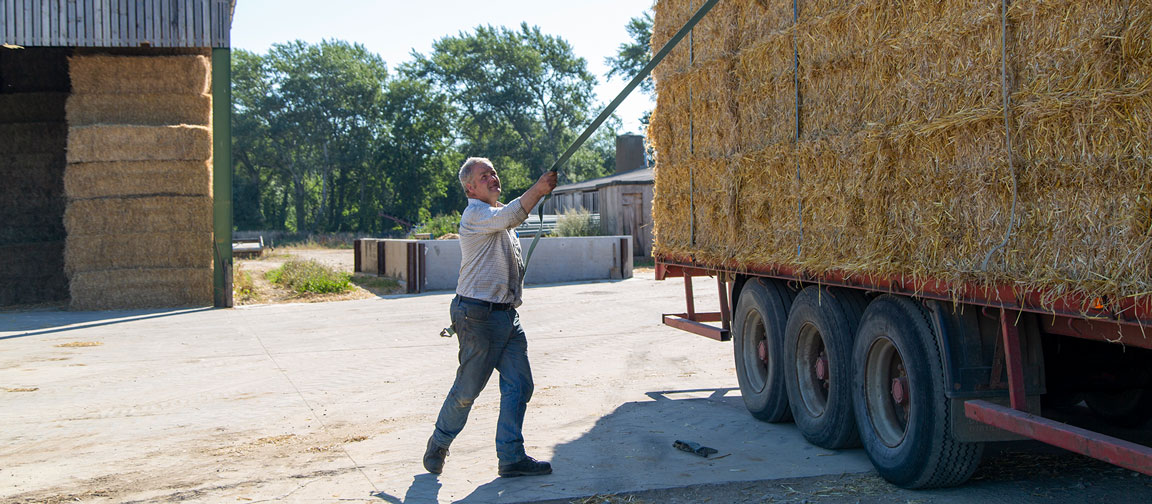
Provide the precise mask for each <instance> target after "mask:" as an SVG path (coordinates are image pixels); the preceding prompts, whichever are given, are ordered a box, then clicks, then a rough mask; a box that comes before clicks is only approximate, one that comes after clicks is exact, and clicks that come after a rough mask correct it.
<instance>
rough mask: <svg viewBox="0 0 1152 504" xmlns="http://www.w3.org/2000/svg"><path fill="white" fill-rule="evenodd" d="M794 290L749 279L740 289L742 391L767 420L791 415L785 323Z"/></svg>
mask: <svg viewBox="0 0 1152 504" xmlns="http://www.w3.org/2000/svg"><path fill="white" fill-rule="evenodd" d="M791 305H792V293H791V292H790V291H789V290H788V289H787V288H786V287H785V286H783V285H781V284H779V283H778V282H774V281H764V280H760V279H754V280H749V281H748V282H747V283H746V284H744V289H743V290H741V291H740V301H739V302H738V303H737V306H736V312H735V313H734V317H733V319H734V320H733V325H732V334H733V337H732V340H733V345H732V347H733V353H734V354H735V357H736V378H737V380H738V381H739V382H740V395H741V396H743V397H744V405H745V406H746V407H747V408H748V411H749V412H750V413H752V416H754V417H756V418H758V419H760V420H764V421H767V422H786V421H788V420H790V419H791V413H790V412H789V410H788V393H787V391H786V389H785V387H784V369H783V365H782V362H783V346H784V325H785V323H786V321H787V320H788V309H789V308H790V307H791Z"/></svg>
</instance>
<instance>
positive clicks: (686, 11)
mask: <svg viewBox="0 0 1152 504" xmlns="http://www.w3.org/2000/svg"><path fill="white" fill-rule="evenodd" d="M703 3H704V2H703V1H700V0H695V1H692V0H661V1H659V2H657V3H656V5H655V6H654V7H653V9H654V10H655V12H656V13H657V14H656V17H655V19H654V22H653V26H652V39H651V41H650V42H651V46H652V51H653V52H655V51H659V50H660V49H661V48H662V47H664V44H665V43H667V42H668V41H669V40H671V39H672V37H673V36H674V35H675V34H676V32H678V31H680V28H682V27H683V26H684V24H685V23H687V22H688V20H689V19H690V18H691V17H692V15H693V14H695V13H696V11H697V10H698V9H699V8H700V6H701V5H703ZM741 8H742V6H741V4H740V3H739V2H735V1H726V2H720V3H718V4H716V5H715V6H714V7H713V8H712V10H711V11H710V12H709V13H708V15H706V16H704V18H703V19H701V20H700V22H699V23H697V24H696V26H695V27H694V28H693V29H692V32H691V34H690V35H689V36H688V37H686V38H685V39H683V40H681V42H680V44H678V45H677V46H676V48H674V49H673V50H672V51H671V52H670V53H669V54H668V55H667V56H665V58H664V61H663V62H661V63H660V65H658V66H657V67H656V70H655V71H653V77H654V78H655V79H656V80H657V81H659V80H661V79H662V78H664V77H666V76H668V75H670V74H674V73H678V72H683V71H686V70H689V69H690V68H691V67H692V66H694V65H696V64H701V63H707V62H710V61H712V60H716V59H727V58H731V57H732V56H733V55H734V54H735V52H736V50H737V48H738V47H739V43H740V36H739V34H740V32H739V15H740V11H741Z"/></svg>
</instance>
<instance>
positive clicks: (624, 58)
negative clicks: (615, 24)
mask: <svg viewBox="0 0 1152 504" xmlns="http://www.w3.org/2000/svg"><path fill="white" fill-rule="evenodd" d="M624 29H625V30H627V31H628V35H629V36H630V37H632V40H631V41H629V42H625V43H623V44H620V47H619V48H618V49H617V50H616V56H609V57H607V58H604V63H605V64H607V65H608V75H607V77H608V78H609V79H611V78H612V77H616V76H619V77H620V78H622V79H624V80H626V81H627V80H631V79H632V78H633V77H635V76H636V74H638V73H640V70H643V69H644V65H647V64H648V61H649V60H651V59H652V44H651V42H650V41H651V39H652V11H644V13H643V14H641V15H640V16H637V17H634V18H632V19H630V20H629V21H628V25H627V26H625V27H624ZM657 50H659V49H657ZM640 90H641V91H644V92H645V93H648V94H652V92H653V87H652V76H648V78H646V79H644V80H643V81H641V82H640Z"/></svg>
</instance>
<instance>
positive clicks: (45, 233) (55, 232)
mask: <svg viewBox="0 0 1152 504" xmlns="http://www.w3.org/2000/svg"><path fill="white" fill-rule="evenodd" d="M11 218H12V216H10V219H11ZM15 218H16V219H17V220H18V221H19V222H13V221H12V220H10V221H9V222H13V223H12V224H6V225H4V226H2V227H0V245H12V244H16V243H36V242H43V241H59V240H63V239H64V237H65V233H64V222H63V220H62V219H61V217H60V214H56V215H38V214H25V215H23V216H15Z"/></svg>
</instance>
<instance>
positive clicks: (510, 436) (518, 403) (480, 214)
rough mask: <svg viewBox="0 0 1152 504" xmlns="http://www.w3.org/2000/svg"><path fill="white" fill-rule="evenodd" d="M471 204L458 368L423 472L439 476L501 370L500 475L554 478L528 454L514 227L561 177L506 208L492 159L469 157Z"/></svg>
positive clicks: (459, 306) (464, 240)
mask: <svg viewBox="0 0 1152 504" xmlns="http://www.w3.org/2000/svg"><path fill="white" fill-rule="evenodd" d="M460 184H461V185H463V186H464V192H465V193H466V194H467V195H468V207H467V208H465V209H464V213H463V214H462V215H460V255H461V258H460V280H459V281H458V283H457V284H456V298H455V299H453V300H452V307H451V310H450V312H451V315H452V324H453V326H454V327H455V328H456V336H457V338H458V340H459V343H460V353H459V361H460V367H459V368H458V369H457V370H456V381H455V382H454V383H453V384H452V389H451V391H449V392H448V397H446V398H445V399H444V405H443V406H442V407H441V408H440V415H439V417H437V419H436V430H435V431H434V432H433V433H432V437H431V438H429V439H428V448H427V450H426V451H425V452H424V468H425V469H427V470H428V472H430V473H434V474H440V472H441V471H442V470H443V469H444V459H445V457H447V456H448V446H449V445H451V444H452V440H453V439H455V438H456V436H457V435H458V434H460V431H461V430H463V429H464V424H465V423H466V422H467V421H468V412H469V411H470V410H471V409H472V402H473V401H474V400H475V399H476V397H477V396H478V395H480V391H481V390H483V389H484V385H485V384H487V383H488V378H489V377H491V376H492V371H493V370H496V371H499V372H500V418H499V420H497V423H496V457H497V459H498V460H499V467H498V473H499V474H500V476H502V477H511V476H537V475H542V474H551V473H552V466H551V464H549V463H548V462H541V461H537V460H536V459H534V458H532V457H529V456H528V455H527V454H525V453H524V436H523V433H522V430H523V426H524V411H525V409H526V407H527V405H528V401H529V399H531V398H532V369H531V367H530V366H529V365H528V341H527V339H525V337H524V329H523V328H521V327H520V316H519V315H518V314H517V313H516V307H518V306H520V303H521V300H520V297H521V293H522V291H523V289H524V261H523V260H522V258H521V250H520V240H519V239H518V238H517V237H516V232H515V227H516V226H518V225H520V223H522V222H524V220H525V219H527V218H528V212H529V211H530V210H531V209H532V207H534V206H536V203H537V202H539V201H540V199H541V198H543V197H544V196H545V195H547V194H549V193H551V192H552V189H554V188H555V187H556V172H546V173H545V174H544V175H543V176H541V177H540V179H539V180H537V181H536V183H535V184H533V185H532V187H531V188H529V189H528V191H526V192H525V193H524V194H523V195H521V196H520V197H519V198H516V199H514V200H512V201H510V202H509V203H508V204H507V205H504V204H501V203H500V201H499V198H500V193H501V187H500V177H499V176H498V175H497V174H496V168H495V167H493V166H492V162H491V161H489V160H487V159H485V158H468V160H466V161H464V164H463V165H462V166H461V167H460Z"/></svg>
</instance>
